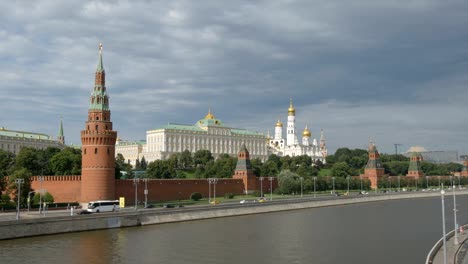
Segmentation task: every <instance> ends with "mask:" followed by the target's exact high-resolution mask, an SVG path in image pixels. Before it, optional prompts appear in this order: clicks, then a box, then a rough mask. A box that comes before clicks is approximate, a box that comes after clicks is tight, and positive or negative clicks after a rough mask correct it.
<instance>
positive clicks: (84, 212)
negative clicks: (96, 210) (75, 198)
mask: <svg viewBox="0 0 468 264" xmlns="http://www.w3.org/2000/svg"><path fill="white" fill-rule="evenodd" d="M92 213H93V212H91V211H88V210H86V209H85V210H81V211H80V212H79V213H78V214H80V215H83V214H92Z"/></svg>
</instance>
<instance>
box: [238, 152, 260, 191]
mask: <svg viewBox="0 0 468 264" xmlns="http://www.w3.org/2000/svg"><path fill="white" fill-rule="evenodd" d="M232 178H233V179H242V181H243V182H244V193H245V194H248V193H253V192H254V191H255V190H256V187H257V186H256V182H257V177H255V175H254V174H253V171H252V165H251V164H250V154H249V151H248V150H247V148H246V147H245V144H242V147H241V149H240V151H239V153H238V154H237V165H236V169H235V170H234V175H233V176H232Z"/></svg>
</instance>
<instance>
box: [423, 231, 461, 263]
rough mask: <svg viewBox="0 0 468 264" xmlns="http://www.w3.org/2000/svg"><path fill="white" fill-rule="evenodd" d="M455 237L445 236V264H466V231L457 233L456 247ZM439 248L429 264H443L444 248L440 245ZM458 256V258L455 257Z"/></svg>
mask: <svg viewBox="0 0 468 264" xmlns="http://www.w3.org/2000/svg"><path fill="white" fill-rule="evenodd" d="M454 240H455V236H453V232H452V235H447V241H446V246H447V262H446V263H447V264H468V257H467V255H468V254H467V253H468V230H465V231H463V232H462V233H459V238H458V241H459V243H458V245H455V244H454ZM440 245H441V246H440V248H439V249H438V251H437V253H436V254H435V256H434V258H433V261H432V262H429V263H433V264H444V263H445V262H444V247H443V244H442V243H441V244H440ZM457 256H458V257H457Z"/></svg>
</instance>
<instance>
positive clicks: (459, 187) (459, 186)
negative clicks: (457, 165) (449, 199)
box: [458, 174, 461, 190]
mask: <svg viewBox="0 0 468 264" xmlns="http://www.w3.org/2000/svg"><path fill="white" fill-rule="evenodd" d="M458 189H459V190H460V189H461V185H460V174H458Z"/></svg>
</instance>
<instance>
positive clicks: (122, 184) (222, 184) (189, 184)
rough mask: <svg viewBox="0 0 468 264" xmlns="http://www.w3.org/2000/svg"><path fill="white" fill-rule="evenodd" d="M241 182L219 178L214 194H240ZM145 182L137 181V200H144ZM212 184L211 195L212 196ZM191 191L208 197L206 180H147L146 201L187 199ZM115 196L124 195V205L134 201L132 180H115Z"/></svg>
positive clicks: (131, 203)
mask: <svg viewBox="0 0 468 264" xmlns="http://www.w3.org/2000/svg"><path fill="white" fill-rule="evenodd" d="M243 186H244V184H243V182H242V180H238V179H219V180H218V183H217V184H216V196H217V197H219V196H224V194H225V193H234V194H242V191H243ZM144 190H145V182H144V181H142V180H141V179H140V182H139V183H138V200H139V201H144V200H145V194H144ZM213 191H214V189H213V185H211V196H212V197H213ZM193 192H199V193H201V194H202V196H203V197H208V181H207V180H206V179H200V180H160V179H149V180H148V202H155V201H168V200H179V199H181V200H182V199H184V200H186V199H189V198H190V195H191V194H192V193H193ZM115 196H116V197H115V198H116V199H118V198H119V197H125V203H126V205H133V204H134V203H135V186H134V185H133V180H116V183H115Z"/></svg>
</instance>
